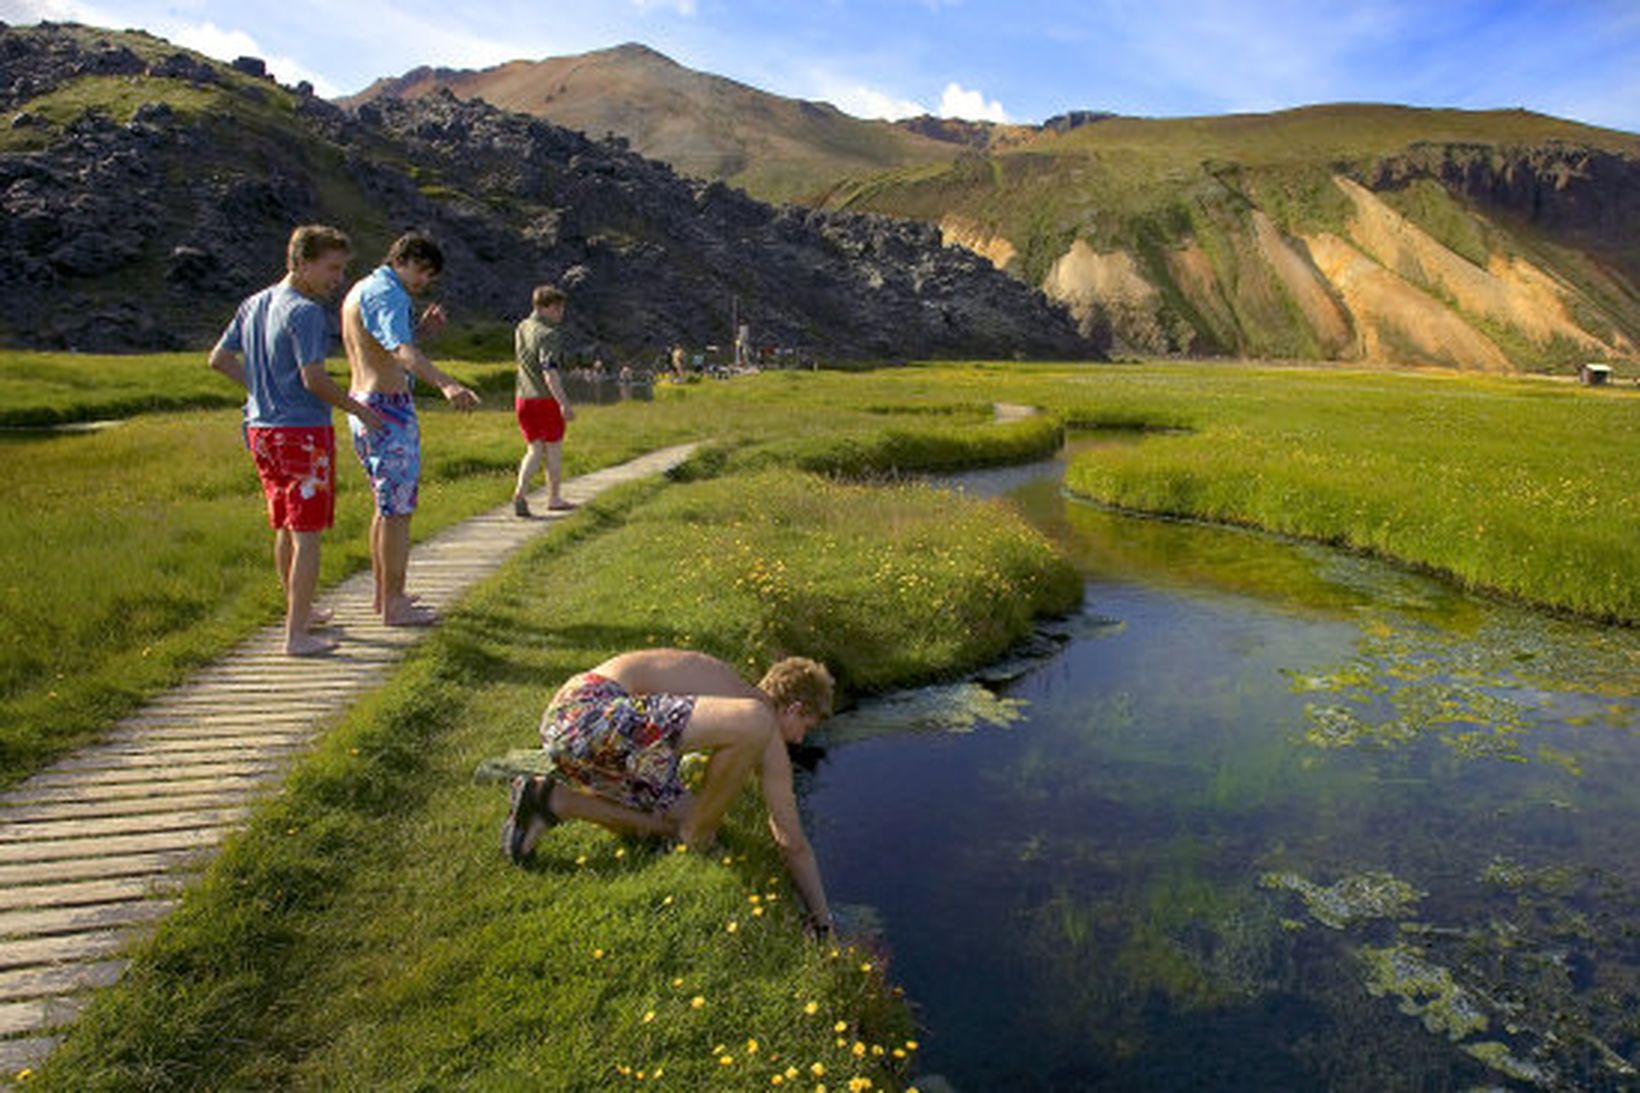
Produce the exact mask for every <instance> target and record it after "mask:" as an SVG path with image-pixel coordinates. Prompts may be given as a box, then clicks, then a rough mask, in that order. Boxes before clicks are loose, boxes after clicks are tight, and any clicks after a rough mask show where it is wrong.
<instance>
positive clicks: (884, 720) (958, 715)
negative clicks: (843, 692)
mask: <svg viewBox="0 0 1640 1093" xmlns="http://www.w3.org/2000/svg"><path fill="white" fill-rule="evenodd" d="M1027 705H1028V703H1026V702H1025V701H1024V700H1023V699H1017V698H1002V697H999V696H998V695H997V694H996V693H995V692H993V691H991V690H989V689H988V688H986V687H982V686H980V685H979V684H978V683H953V684H948V685H945V686H938V687H919V688H917V689H916V690H910V691H898V692H895V693H893V694H890V695H885V696H883V697H881V698H876V699H872V700H869V701H867V702H864V703H861V704H860V705H859V706H858V707H856V708H855V709H852V710H849V711H847V712H845V713H840V714H838V715H837V716H835V717H833V718H831V719H830V720H828V721H827V722H826V723H825V736H826V740H827V741H828V742H830V743H834V744H840V743H844V742H849V741H854V740H864V739H868V738H870V737H874V736H888V735H895V734H899V733H927V732H954V733H970V732H975V731H978V730H980V729H991V728H1007V727H1008V726H1010V725H1013V724H1016V723H1018V722H1020V721H1022V720H1024V718H1025V712H1024V711H1025V707H1026V706H1027Z"/></svg>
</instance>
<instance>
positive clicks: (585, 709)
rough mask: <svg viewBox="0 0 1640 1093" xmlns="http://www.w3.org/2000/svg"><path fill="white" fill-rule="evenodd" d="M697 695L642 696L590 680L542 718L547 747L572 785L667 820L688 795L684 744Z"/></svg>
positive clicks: (564, 694)
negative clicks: (681, 764)
mask: <svg viewBox="0 0 1640 1093" xmlns="http://www.w3.org/2000/svg"><path fill="white" fill-rule="evenodd" d="M694 712H695V698H694V696H693V695H671V694H647V695H634V694H632V693H630V692H629V691H627V689H626V688H625V687H622V686H621V685H620V684H619V683H617V682H615V681H614V680H613V679H609V678H607V677H605V676H601V675H598V674H596V673H594V672H583V673H582V674H580V675H578V676H575V677H574V678H572V679H571V680H570V681H569V682H568V683H566V684H565V685H564V689H563V690H562V691H560V692H559V696H558V697H557V698H556V699H554V700H553V703H552V705H550V706H548V707H547V712H546V713H545V714H543V715H542V717H541V746H542V747H543V748H545V749H546V751H547V755H548V757H549V758H551V759H552V761H553V762H554V764H556V766H557V768H558V772H559V773H560V774H562V775H563V776H564V777H565V778H567V779H568V780H569V781H571V782H573V783H575V784H576V785H578V786H581V787H583V788H585V789H588V790H590V791H592V792H593V793H596V794H597V795H598V796H600V797H603V798H605V799H607V800H611V801H615V802H617V803H618V804H623V805H625V806H626V807H628V808H633V809H637V810H638V811H640V812H662V811H664V810H665V809H667V808H668V807H669V806H671V804H672V803H673V802H674V801H676V800H677V799H678V798H679V797H680V796H682V794H683V783H682V781H681V780H680V779H679V778H678V757H679V749H678V738H679V737H681V736H682V735H683V730H684V727H685V726H687V725H688V724H689V717H690V715H691V714H693V713H694Z"/></svg>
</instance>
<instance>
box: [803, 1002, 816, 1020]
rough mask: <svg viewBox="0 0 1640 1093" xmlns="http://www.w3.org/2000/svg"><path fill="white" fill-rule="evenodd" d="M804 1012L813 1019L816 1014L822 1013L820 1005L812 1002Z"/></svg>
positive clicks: (804, 1008)
mask: <svg viewBox="0 0 1640 1093" xmlns="http://www.w3.org/2000/svg"><path fill="white" fill-rule="evenodd" d="M803 1012H804V1013H806V1014H808V1015H809V1016H810V1017H813V1016H814V1015H815V1014H817V1013H819V1012H820V1003H818V1002H810V1003H809V1004H808V1005H806V1006H804V1007H803Z"/></svg>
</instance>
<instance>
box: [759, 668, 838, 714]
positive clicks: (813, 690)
mask: <svg viewBox="0 0 1640 1093" xmlns="http://www.w3.org/2000/svg"><path fill="white" fill-rule="evenodd" d="M757 686H758V689H759V690H760V691H762V692H763V693H764V694H766V695H768V696H769V697H770V698H772V699H773V700H774V704H775V706H776V707H784V706H787V705H790V704H791V703H793V702H800V703H802V704H803V708H804V709H805V710H808V711H809V712H810V713H814V714H819V715H820V716H821V717H830V716H831V703H832V689H833V687H834V686H835V685H834V684H833V682H832V678H831V673H830V672H829V671H827V670H826V666H825V665H824V664H821V663H820V662H819V661H817V660H810V659H809V658H808V657H787V658H786V659H785V660H780V661H776V662H775V663H774V664H772V665H770V666H769V670H768V671H767V672H765V673H764V674H763V679H762V681H761V682H759V683H758V685H757Z"/></svg>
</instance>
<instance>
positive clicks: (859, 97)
mask: <svg viewBox="0 0 1640 1093" xmlns="http://www.w3.org/2000/svg"><path fill="white" fill-rule="evenodd" d="M827 99H828V100H829V101H830V102H831V104H832V105H833V106H835V107H837V109H839V110H841V111H842V112H843V113H845V114H853V115H854V116H855V117H857V118H885V119H887V120H888V121H896V120H898V119H900V118H915V117H918V116H919V115H922V114H931V113H933V111H931V110H929V109H928V107H926V106H924V105H923V104H922V103H920V102H913V101H912V100H911V99H899V98H895V97H894V96H893V95H890V94H888V93H887V92H885V91H878V90H877V89H876V88H874V87H862V86H859V85H856V86H853V87H848V88H844V89H842V90H840V91H834V92H832V93H831V94H830V95H828V96H827Z"/></svg>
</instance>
